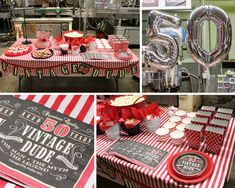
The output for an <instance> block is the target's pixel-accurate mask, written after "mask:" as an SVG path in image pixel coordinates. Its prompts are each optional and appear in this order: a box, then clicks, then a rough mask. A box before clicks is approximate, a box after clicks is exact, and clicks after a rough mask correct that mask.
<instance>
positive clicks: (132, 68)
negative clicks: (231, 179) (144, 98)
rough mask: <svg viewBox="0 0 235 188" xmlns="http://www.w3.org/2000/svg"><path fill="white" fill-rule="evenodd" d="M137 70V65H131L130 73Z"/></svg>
mask: <svg viewBox="0 0 235 188" xmlns="http://www.w3.org/2000/svg"><path fill="white" fill-rule="evenodd" d="M137 70H138V67H137V65H135V66H133V67H131V73H132V74H137Z"/></svg>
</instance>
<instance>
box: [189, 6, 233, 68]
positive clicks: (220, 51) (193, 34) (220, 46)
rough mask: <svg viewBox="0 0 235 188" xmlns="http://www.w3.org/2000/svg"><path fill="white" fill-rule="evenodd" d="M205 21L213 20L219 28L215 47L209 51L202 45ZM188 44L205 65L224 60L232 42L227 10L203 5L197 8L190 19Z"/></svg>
mask: <svg viewBox="0 0 235 188" xmlns="http://www.w3.org/2000/svg"><path fill="white" fill-rule="evenodd" d="M204 21H212V22H214V24H215V25H216V29H217V42H216V45H215V48H214V49H212V50H211V51H209V52H207V51H206V50H204V49H203V48H202V46H201V32H202V24H203V22H204ZM187 30H188V36H187V46H188V51H189V52H190V54H191V56H192V58H193V59H194V60H195V61H196V62H197V63H200V64H201V65H202V66H204V67H208V68H209V67H211V66H213V65H215V64H217V63H219V62H221V61H223V60H224V59H225V58H226V56H227V55H228V53H229V50H230V48H231V42H232V26H231V21H230V18H229V17H228V15H227V14H226V12H225V11H223V10H222V9H220V8H218V7H215V6H211V5H210V6H201V7H199V8H197V9H195V10H194V11H193V12H192V13H191V15H190V18H189V21H188V26H187Z"/></svg>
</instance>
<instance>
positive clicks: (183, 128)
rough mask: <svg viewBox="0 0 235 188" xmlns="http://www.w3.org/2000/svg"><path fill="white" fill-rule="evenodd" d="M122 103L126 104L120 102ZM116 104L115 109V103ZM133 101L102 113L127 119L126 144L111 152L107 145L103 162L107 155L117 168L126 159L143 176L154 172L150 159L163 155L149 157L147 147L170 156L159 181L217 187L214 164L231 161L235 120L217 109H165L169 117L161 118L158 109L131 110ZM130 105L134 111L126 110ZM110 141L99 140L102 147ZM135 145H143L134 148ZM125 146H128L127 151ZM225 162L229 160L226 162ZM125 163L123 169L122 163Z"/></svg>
mask: <svg viewBox="0 0 235 188" xmlns="http://www.w3.org/2000/svg"><path fill="white" fill-rule="evenodd" d="M119 97H121V98H120V99H118V98H119ZM110 98H111V100H112V103H113V102H114V100H115V98H114V99H113V98H112V97H110ZM131 98H132V97H131ZM133 99H135V100H137V99H138V98H137V97H136V98H134V97H133ZM151 99H152V98H151ZM111 100H110V99H107V102H108V104H111V102H110V101H111ZM119 100H120V101H119ZM126 100H127V101H126ZM129 100H130V101H131V99H129V97H128V96H126V98H123V96H118V97H117V100H115V102H117V104H115V102H114V104H115V105H118V104H119V103H120V105H121V109H119V108H115V107H113V106H111V107H110V106H105V107H104V109H103V110H104V111H103V112H102V113H105V111H109V110H110V109H112V110H113V109H115V110H114V111H116V112H117V114H119V117H121V118H117V119H119V120H117V123H118V124H119V126H120V137H119V138H120V139H119V138H118V139H116V140H115V141H113V142H112V144H111V146H107V147H106V146H104V145H102V147H103V148H105V149H104V150H105V151H106V152H107V153H105V154H104V153H103V152H100V153H101V156H102V155H103V154H104V155H105V158H106V159H108V161H109V162H111V163H112V164H113V163H115V161H117V160H123V159H124V161H128V162H129V163H132V164H133V165H129V167H130V166H134V167H136V165H138V166H139V167H137V168H140V171H141V172H140V173H142V172H146V171H147V170H149V169H152V167H151V165H149V164H148V165H145V161H147V160H148V159H151V160H152V161H159V160H158V157H159V156H160V155H159V153H152V152H151V151H147V146H150V147H153V148H155V149H160V150H163V151H165V152H168V153H167V159H166V160H165V161H164V162H162V163H159V162H158V164H160V166H158V167H155V168H156V171H158V172H159V173H158V175H159V176H161V175H160V174H161V173H164V177H165V178H166V179H167V181H168V182H172V183H174V184H175V185H176V184H177V185H180V184H181V183H183V185H184V186H185V187H193V184H197V185H200V182H201V183H202V184H204V185H205V184H206V182H209V181H210V182H211V181H213V180H211V178H212V177H213V176H214V175H213V176H212V173H213V171H214V163H219V162H218V161H221V160H223V161H226V160H227V155H228V153H230V152H229V150H230V146H228V145H227V144H226V143H227V142H228V139H229V140H230V141H231V140H233V138H234V136H235V131H234V129H233V128H231V124H229V120H230V119H231V115H229V113H228V112H229V111H228V110H223V112H227V113H222V112H218V110H217V108H214V107H209V108H207V107H205V106H204V107H203V109H199V110H198V111H196V112H186V111H184V110H178V109H172V108H171V107H170V108H162V109H164V110H163V113H158V114H155V113H154V111H157V108H156V105H157V104H156V103H152V104H149V105H148V104H145V106H144V107H140V108H135V107H133V106H132V105H131V104H133V101H132V102H130V103H129V102H128V101H129ZM123 101H124V102H123ZM147 101H148V100H147ZM125 103H127V104H129V106H128V107H127V106H123V105H124V104H125ZM99 111H100V110H99ZM168 112H171V113H168ZM102 113H101V114H102ZM230 113H231V112H230ZM159 114H161V115H159ZM223 115H225V116H224V119H222V118H223ZM99 116H100V113H99ZM101 116H102V118H101V119H106V118H104V115H101ZM114 117H115V116H114ZM138 120H139V122H138ZM230 122H231V121H230ZM232 122H234V120H233V121H232ZM135 126H136V127H135ZM137 128H138V130H139V131H136V132H134V134H129V133H128V129H137ZM228 129H229V132H228ZM126 133H128V134H126ZM99 137H100V138H99ZM228 137H229V138H228ZM106 138H107V137H106V136H105V135H103V136H98V140H100V143H99V141H98V143H99V144H104V143H106V142H107V140H106ZM225 140H226V141H225ZM133 141H135V142H137V143H136V144H133V143H132V142H133ZM124 143H125V144H127V145H126V146H124ZM137 144H145V146H141V147H140V148H138V149H137V148H136V147H135V146H136V145H137ZM99 146H101V145H99ZM232 147H234V145H233V146H232ZM114 148H115V149H114ZM231 149H232V148H231ZM137 151H138V152H137ZM233 152H234V151H233ZM224 153H226V154H224ZM112 155H113V156H112ZM134 156H135V157H134ZM221 156H223V159H222V158H221ZM99 157H100V156H99ZM142 157H143V159H142ZM151 157H152V158H151ZM153 158H154V159H153ZM231 158H232V156H231ZM212 159H213V161H212ZM119 162H121V163H122V161H119ZM226 163H227V162H226ZM123 164H124V163H123ZM134 164H135V165H134ZM227 164H228V163H227ZM230 164H231V163H230ZM217 165H218V164H217ZM164 166H165V167H164ZM141 167H144V168H145V169H142V168H141ZM146 168H147V169H146ZM155 168H154V170H155ZM165 168H166V169H165ZM217 168H218V166H217V167H216V169H217ZM128 170H130V171H131V170H132V169H131V168H128ZM146 173H147V172H146ZM226 173H227V172H226ZM150 176H151V175H150ZM156 178H158V177H156ZM156 178H155V177H153V178H152V179H153V180H151V181H153V182H155V181H156ZM178 183H179V184H178Z"/></svg>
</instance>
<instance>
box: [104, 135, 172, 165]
mask: <svg viewBox="0 0 235 188" xmlns="http://www.w3.org/2000/svg"><path fill="white" fill-rule="evenodd" d="M106 152H107V153H109V154H113V155H116V156H117V157H120V158H123V159H125V160H127V161H130V162H132V163H134V164H138V165H140V166H144V167H146V166H147V167H149V168H152V169H155V168H156V167H157V166H158V165H159V163H160V162H161V161H162V160H163V159H164V158H165V156H166V155H167V152H166V151H163V150H161V149H158V148H155V147H152V146H148V145H145V144H142V143H138V142H134V141H131V140H118V141H117V142H115V143H114V144H113V145H112V146H111V147H110V148H109V149H108V150H107V151H106Z"/></svg>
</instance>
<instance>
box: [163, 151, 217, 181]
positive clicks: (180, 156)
mask: <svg viewBox="0 0 235 188" xmlns="http://www.w3.org/2000/svg"><path fill="white" fill-rule="evenodd" d="M167 170H168V172H169V174H170V176H171V177H172V178H173V179H174V180H176V181H178V182H182V183H186V184H196V183H199V182H201V181H204V180H205V179H207V178H208V177H210V176H211V175H212V173H213V170H214V164H213V162H212V159H211V158H210V157H209V156H208V155H207V154H205V153H202V152H198V151H194V150H190V151H183V152H179V153H177V154H175V155H173V156H171V157H170V158H169V160H168V165H167Z"/></svg>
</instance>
